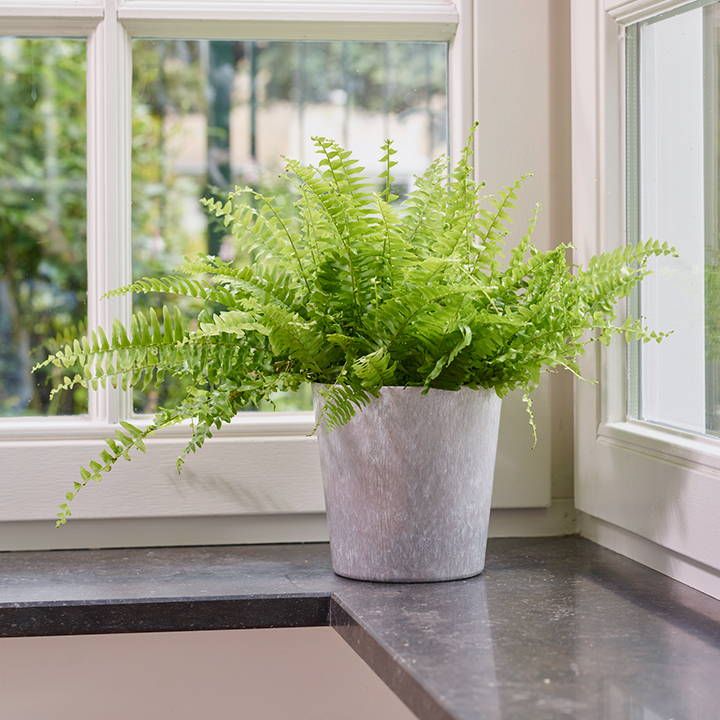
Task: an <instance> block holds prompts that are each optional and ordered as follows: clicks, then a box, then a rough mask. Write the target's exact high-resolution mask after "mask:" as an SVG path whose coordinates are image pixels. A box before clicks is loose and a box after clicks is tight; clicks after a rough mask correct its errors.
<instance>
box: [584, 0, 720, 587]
mask: <svg viewBox="0 0 720 720" xmlns="http://www.w3.org/2000/svg"><path fill="white" fill-rule="evenodd" d="M693 2H694V0H592V2H588V1H587V0H573V5H572V71H573V80H572V89H573V90H572V92H573V101H572V102H573V110H572V114H573V138H572V147H573V242H574V245H575V247H576V252H575V257H576V260H577V262H578V263H580V264H584V263H586V262H587V261H588V259H589V258H590V257H591V256H592V255H593V254H595V253H597V252H602V251H605V250H611V249H613V248H615V247H618V246H619V245H620V244H624V243H625V240H626V237H627V235H626V230H627V228H626V218H625V210H626V202H625V198H626V177H625V172H626V163H625V159H626V107H625V104H626V103H625V101H626V98H627V93H626V73H625V43H626V39H627V32H626V30H627V28H628V27H629V26H631V25H633V24H634V23H637V22H639V21H642V20H646V19H648V18H651V17H657V16H659V15H661V14H664V13H666V12H673V11H675V10H677V9H678V8H681V7H683V6H687V5H692V4H693ZM581 369H582V371H583V374H584V375H585V376H586V377H590V378H597V379H599V381H600V382H599V384H598V385H589V384H588V383H584V382H577V383H576V388H575V483H576V484H575V490H576V507H577V508H578V510H579V511H581V513H580V528H581V531H582V532H583V533H584V534H586V535H587V536H588V537H591V538H592V539H595V540H597V541H599V542H602V543H603V544H607V545H609V546H610V547H614V548H615V549H617V550H619V551H620V552H623V553H625V554H628V555H630V556H633V557H637V558H638V559H640V560H641V561H643V562H646V564H649V565H651V566H653V567H655V568H656V569H659V570H661V571H663V572H667V573H668V574H670V575H672V576H673V577H676V578H678V579H680V580H683V581H684V582H687V583H689V584H692V585H694V586H695V587H699V588H700V589H702V590H704V591H705V592H708V593H710V594H714V595H716V596H719V597H720V550H719V549H720V523H718V522H717V518H718V517H720V440H718V439H714V438H711V437H709V436H699V435H694V434H692V433H689V432H685V431H683V430H679V429H675V428H670V427H665V426H662V425H656V424H652V423H649V422H645V421H642V420H636V419H632V418H630V417H628V413H627V403H628V388H627V377H628V353H627V349H626V345H625V343H624V342H622V341H620V340H617V341H615V342H613V343H612V344H611V346H610V347H609V348H600V347H598V348H595V349H594V351H593V350H591V351H589V352H588V354H587V355H586V357H585V358H583V359H582V361H581Z"/></svg>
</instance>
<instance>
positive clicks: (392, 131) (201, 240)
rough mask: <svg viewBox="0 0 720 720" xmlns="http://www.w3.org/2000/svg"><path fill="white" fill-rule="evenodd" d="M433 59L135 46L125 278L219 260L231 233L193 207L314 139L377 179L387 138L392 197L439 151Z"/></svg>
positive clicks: (235, 46) (363, 50) (419, 53)
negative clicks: (346, 153)
mask: <svg viewBox="0 0 720 720" xmlns="http://www.w3.org/2000/svg"><path fill="white" fill-rule="evenodd" d="M446 58H447V44H446V43H401V42H392V43H366V42H279V41H278V42H226V41H197V40H144V39H138V40H135V41H134V42H133V273H134V277H139V276H142V275H155V274H162V273H165V272H168V271H169V270H171V269H173V268H174V267H175V266H176V265H177V264H178V263H179V262H180V261H181V259H182V256H183V255H186V254H190V253H194V252H210V253H212V254H218V255H220V256H221V257H223V258H225V259H229V258H232V257H233V255H234V249H233V245H232V240H231V238H229V237H227V236H226V234H225V232H224V230H223V228H222V226H220V225H219V224H218V223H214V222H211V223H210V224H208V220H207V218H206V215H205V213H204V211H203V208H202V207H201V205H200V203H199V199H200V198H202V197H204V196H207V195H209V194H220V195H221V194H222V193H223V192H225V191H227V190H228V189H230V188H232V187H233V186H234V185H253V186H255V187H257V188H259V189H261V191H262V192H265V193H274V192H276V191H277V189H278V186H277V183H276V180H275V178H276V175H277V173H278V171H280V170H281V169H282V159H281V156H289V157H294V158H298V159H300V160H302V161H314V157H313V151H312V142H311V140H310V138H311V136H313V135H323V136H326V137H330V138H333V139H335V140H337V141H339V142H340V143H341V144H343V145H344V146H345V147H347V148H349V149H350V150H352V152H353V153H354V154H355V156H356V157H357V158H358V159H359V160H360V162H361V164H362V165H364V166H366V167H367V168H368V169H369V171H371V172H372V170H373V169H376V170H377V173H378V175H379V173H380V172H381V169H380V167H379V166H378V162H377V161H378V158H379V157H380V151H379V147H380V144H381V143H382V142H383V140H384V139H385V138H387V137H390V138H393V139H394V140H395V141H396V148H397V150H398V154H397V155H396V156H395V159H396V160H397V161H398V166H397V167H396V168H395V174H396V177H397V185H396V187H395V188H394V189H393V190H394V192H395V193H396V194H397V195H400V196H401V197H402V196H403V195H404V194H405V193H406V192H407V191H408V189H409V188H410V187H411V185H412V182H413V176H414V175H415V174H416V173H419V172H421V171H423V170H424V169H425V167H426V165H427V164H428V163H429V161H430V160H431V159H432V158H433V157H434V156H436V155H438V154H440V153H443V152H446V151H447V98H446V95H447V79H446V77H447V62H446ZM172 301H173V302H176V299H173V300H172ZM147 302H148V300H147V299H145V298H138V299H136V300H135V303H136V306H141V305H142V304H143V303H147ZM179 390H180V389H179V388H177V387H174V386H173V384H172V381H169V382H168V383H166V385H165V386H164V388H163V389H162V390H161V392H159V393H140V392H137V391H136V393H135V409H136V411H138V412H152V411H153V410H154V409H155V408H156V407H157V405H158V403H163V402H166V401H170V402H172V401H173V400H174V399H175V398H176V397H177V395H178V392H179ZM309 407H310V392H309V388H308V389H306V390H305V391H304V392H303V391H301V392H300V393H299V394H295V395H292V396H289V395H288V396H285V397H279V398H278V399H277V408H278V409H281V410H297V409H309ZM262 409H269V408H262Z"/></svg>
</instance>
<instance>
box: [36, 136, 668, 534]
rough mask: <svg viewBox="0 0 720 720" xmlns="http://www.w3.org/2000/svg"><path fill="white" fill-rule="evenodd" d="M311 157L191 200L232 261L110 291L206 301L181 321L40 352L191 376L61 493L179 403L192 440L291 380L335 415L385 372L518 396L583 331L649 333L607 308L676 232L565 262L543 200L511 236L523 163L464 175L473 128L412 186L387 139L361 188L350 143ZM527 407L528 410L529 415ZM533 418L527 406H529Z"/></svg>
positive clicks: (80, 370)
mask: <svg viewBox="0 0 720 720" xmlns="http://www.w3.org/2000/svg"><path fill="white" fill-rule="evenodd" d="M313 141H314V144H315V147H316V149H317V153H318V155H319V158H320V159H319V162H318V164H317V165H304V164H302V163H300V162H297V161H296V160H288V161H287V163H286V168H285V173H284V176H283V178H284V182H286V183H287V184H288V185H289V186H290V188H291V190H292V192H293V194H294V197H295V201H294V205H293V207H292V211H291V212H281V211H280V210H279V209H278V207H277V206H276V204H275V203H274V202H273V199H272V198H269V197H265V196H264V195H262V194H260V193H258V192H256V191H255V190H253V189H252V188H249V187H245V188H236V189H235V190H234V191H233V192H231V193H230V194H229V196H228V198H227V200H226V201H225V202H220V201H217V200H213V199H209V200H205V201H204V204H205V206H206V208H207V209H208V211H209V212H210V213H211V214H212V215H214V216H216V217H217V218H218V219H219V220H220V221H221V222H222V223H223V224H224V225H225V227H226V228H227V230H228V232H229V233H231V234H232V236H233V237H234V238H235V240H236V242H237V244H238V246H239V247H240V248H241V250H242V252H241V253H240V255H241V257H243V258H245V261H244V262H226V261H223V260H221V259H220V258H217V257H213V256H196V257H192V258H187V259H186V260H185V262H184V264H183V265H182V266H181V267H180V268H179V269H178V270H177V272H175V273H173V274H171V275H168V276H166V277H159V278H144V279H141V280H138V281H136V282H134V283H132V284H131V285H128V286H126V287H122V288H119V289H117V290H115V291H113V292H111V293H110V295H118V294H122V293H174V294H177V295H183V296H189V297H192V298H196V299H197V300H198V301H199V302H200V303H201V309H200V311H199V313H198V316H197V322H196V324H195V326H194V328H192V329H191V328H189V327H188V326H187V324H186V321H185V320H184V319H183V316H182V315H181V313H180V311H179V310H178V309H176V308H174V307H172V306H170V307H167V306H166V307H163V308H162V310H159V311H156V310H154V309H150V310H146V311H142V312H138V313H136V314H135V315H133V317H132V319H131V321H130V323H129V325H127V326H123V325H121V324H119V323H116V324H115V325H114V327H113V328H111V329H110V330H109V331H107V332H106V331H104V330H102V329H100V330H97V331H96V332H91V333H90V334H89V335H88V336H86V337H81V338H78V339H76V340H74V341H73V342H72V343H69V344H67V345H65V346H64V347H62V348H61V349H59V350H57V352H55V353H54V354H52V355H51V356H50V357H48V359H47V360H45V361H44V362H43V363H41V364H40V365H39V366H38V367H42V366H46V365H48V364H52V365H55V366H57V367H58V368H61V369H62V370H63V372H64V380H63V381H62V382H61V383H60V384H59V385H58V386H57V387H56V388H55V389H54V391H53V392H55V393H57V392H61V391H63V390H68V389H70V388H74V387H77V386H82V387H86V388H98V387H100V386H103V387H104V386H106V385H107V383H110V384H111V385H112V386H113V387H121V388H124V389H126V388H129V387H131V386H141V387H147V386H149V385H152V384H156V383H160V382H162V380H163V378H164V376H165V375H166V374H172V375H174V376H177V377H180V378H183V379H185V380H186V381H187V383H186V384H187V387H188V389H187V391H186V394H185V396H184V398H183V399H182V400H181V401H180V402H179V403H178V404H176V405H175V406H173V407H162V408H161V409H160V410H159V411H158V412H157V414H156V415H155V418H154V421H153V422H152V424H150V425H149V426H147V427H143V428H140V427H136V426H134V425H132V424H130V423H126V422H123V423H121V427H120V428H119V429H118V430H117V431H116V433H115V436H114V438H110V439H108V440H107V441H106V445H107V446H106V448H105V449H104V450H103V451H102V452H101V453H100V456H99V457H98V458H97V459H96V460H93V461H92V462H90V463H89V465H88V466H87V467H83V468H81V469H80V476H79V478H78V479H77V480H76V482H75V483H74V486H73V488H72V490H70V491H69V492H68V493H67V496H66V500H67V502H66V503H63V505H61V506H60V511H59V512H58V520H57V524H58V525H62V524H64V523H65V522H66V521H67V519H68V518H69V516H70V514H71V513H70V507H69V502H70V501H71V500H72V499H73V498H74V497H75V495H76V494H77V493H78V492H79V491H80V490H81V489H82V488H83V487H84V486H85V485H86V484H87V483H88V482H89V481H91V480H100V479H101V478H102V476H103V474H104V473H106V472H108V471H109V470H110V469H111V468H112V467H113V465H114V464H115V463H116V462H117V461H118V460H119V459H120V458H126V459H128V460H129V459H130V457H131V453H133V452H134V451H135V450H141V451H143V450H144V442H145V440H146V438H147V437H148V436H150V435H152V434H153V433H156V432H157V431H159V430H162V429H163V428H165V427H167V426H170V425H174V424H176V423H179V422H182V421H185V420H189V421H190V423H191V428H192V436H191V439H190V441H189V442H188V444H187V446H186V447H185V449H184V451H183V453H182V455H181V456H180V458H178V469H180V467H181V466H182V463H183V460H184V458H185V456H186V455H187V453H189V452H195V451H196V450H198V449H199V448H200V447H202V445H203V444H204V442H205V441H206V440H207V439H208V438H210V437H211V436H212V435H213V432H215V431H216V430H217V429H219V428H220V427H221V426H222V425H223V424H224V423H227V422H229V421H230V420H231V419H232V418H233V416H234V415H235V414H236V413H237V412H238V411H239V410H240V409H242V408H245V407H247V406H248V405H253V404H254V405H257V404H258V403H260V402H261V401H262V400H264V399H268V398H269V397H270V396H271V395H272V393H274V392H276V391H279V390H295V389H297V388H298V387H299V386H300V385H301V384H302V383H305V382H312V383H319V384H322V385H323V386H324V388H325V389H324V390H323V391H322V392H323V393H324V396H325V403H324V410H323V412H324V418H323V421H324V422H326V423H327V426H328V427H329V428H331V429H332V428H333V427H336V426H338V425H340V424H343V423H346V422H347V421H348V420H349V419H350V418H351V417H352V416H353V414H354V413H355V412H357V410H358V409H360V408H362V407H363V406H364V405H366V404H367V403H368V402H370V400H371V399H372V398H373V397H374V396H377V395H378V393H379V391H380V389H381V388H382V387H383V386H386V385H399V386H420V387H423V388H441V389H444V390H457V389H459V388H461V387H463V386H469V387H471V388H479V387H483V388H495V390H496V391H497V393H498V395H500V396H504V395H506V394H507V393H509V392H510V391H511V390H514V389H517V388H520V389H521V390H522V391H523V394H524V397H525V399H526V402H527V403H528V408H529V409H530V407H531V405H530V403H531V400H530V397H531V394H532V391H533V390H534V389H535V388H536V387H537V385H538V383H539V381H540V374H541V372H542V371H543V370H552V369H555V368H567V369H569V370H570V371H571V372H573V373H576V374H579V370H578V367H577V358H578V356H579V355H581V354H582V353H583V352H584V350H585V349H586V347H587V345H588V343H590V342H593V341H596V340H599V341H601V342H604V343H607V342H608V341H609V340H610V339H611V337H612V336H613V335H616V334H621V335H624V336H625V337H626V338H628V339H641V340H644V341H648V340H651V339H656V340H659V339H661V337H662V334H658V333H651V332H649V331H648V330H646V329H645V328H644V327H643V325H642V324H641V322H640V321H639V320H635V319H628V320H625V321H624V322H622V323H619V322H618V320H617V316H616V305H617V301H618V300H619V299H620V298H623V297H625V296H627V295H628V293H629V292H630V291H631V289H632V288H633V287H634V286H635V285H636V283H637V282H638V281H639V280H640V279H641V278H642V277H643V276H644V275H645V274H647V272H648V269H647V262H648V259H649V258H650V257H651V256H654V255H667V254H672V253H674V250H673V249H672V248H670V247H669V246H668V245H666V244H661V243H659V242H657V241H654V240H650V241H648V242H645V243H642V244H638V245H636V246H633V247H623V248H620V249H618V250H614V251H613V252H610V253H606V254H603V255H598V256H596V257H594V258H593V259H592V260H591V261H590V263H589V264H588V266H587V267H585V268H578V267H573V266H572V265H571V264H570V263H569V262H568V259H567V250H568V248H569V246H567V245H560V246H558V247H556V248H555V249H553V250H550V251H541V250H539V249H538V248H537V247H536V246H535V245H534V244H533V241H532V234H533V229H534V228H535V223H536V220H537V212H538V209H537V207H536V209H535V212H534V213H533V214H532V217H531V218H530V221H529V225H528V229H527V232H526V233H525V235H524V236H523V237H522V239H521V240H520V241H519V243H518V244H517V246H516V247H514V248H512V249H511V250H509V252H508V251H506V249H505V246H506V240H507V237H508V234H509V229H508V223H509V222H510V213H511V211H512V210H513V209H514V208H515V203H516V199H517V196H518V192H519V190H520V188H521V187H522V185H523V183H524V182H525V180H526V178H527V176H523V177H521V178H520V179H519V180H517V182H515V183H514V184H512V185H510V186H509V187H505V188H503V189H502V190H500V192H498V193H496V194H492V195H484V194H483V192H482V187H483V186H482V185H480V184H477V183H476V182H475V181H474V180H473V163H472V134H471V136H470V138H468V141H467V143H466V145H465V147H464V150H463V151H462V153H461V156H460V158H459V161H458V162H457V164H456V165H455V167H454V169H452V170H451V171H448V160H447V158H446V157H439V158H437V159H436V160H435V161H434V162H433V163H432V164H431V165H430V166H429V167H428V169H427V171H426V172H425V173H424V174H423V175H422V176H420V177H418V178H416V181H415V187H414V189H413V191H412V192H411V193H410V195H409V196H408V198H407V199H406V200H405V201H404V202H402V203H400V204H398V202H397V200H398V198H397V197H396V196H395V195H394V194H393V192H392V187H393V167H394V166H395V164H396V162H395V160H394V159H393V156H394V155H395V152H396V151H395V149H394V148H393V146H392V143H391V142H390V141H389V140H388V141H386V142H385V143H384V144H383V146H382V156H381V158H380V162H381V164H382V174H381V181H382V186H381V187H380V188H379V189H373V186H372V184H371V183H369V182H368V180H367V179H366V177H365V174H364V169H363V168H361V167H360V166H359V164H358V163H357V161H356V160H354V159H353V157H352V155H351V154H350V152H348V151H347V150H345V149H343V148H342V147H340V146H339V145H338V144H337V143H335V142H333V141H332V140H328V139H326V138H322V137H316V138H314V139H313ZM531 417H532V415H531ZM531 422H532V420H531Z"/></svg>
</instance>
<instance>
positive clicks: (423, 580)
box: [333, 568, 485, 585]
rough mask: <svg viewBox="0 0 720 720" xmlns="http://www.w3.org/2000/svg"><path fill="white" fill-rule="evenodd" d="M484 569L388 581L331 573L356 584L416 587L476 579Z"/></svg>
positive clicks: (336, 571) (390, 579)
mask: <svg viewBox="0 0 720 720" xmlns="http://www.w3.org/2000/svg"><path fill="white" fill-rule="evenodd" d="M484 569H485V568H482V569H480V570H477V571H473V572H470V573H469V574H467V575H457V576H453V577H439V578H421V579H418V578H412V579H410V580H403V579H399V578H388V579H382V578H377V577H356V576H354V575H352V574H350V573H343V572H339V571H338V570H336V569H335V568H333V572H334V573H335V574H336V575H337V576H338V577H342V578H345V579H346V580H355V581H357V582H372V583H385V584H387V583H393V584H395V585H417V584H421V583H441V582H455V581H458V580H469V579H470V578H474V577H477V576H478V575H481V574H482V572H483V570H484Z"/></svg>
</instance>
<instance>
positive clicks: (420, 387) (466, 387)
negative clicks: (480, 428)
mask: <svg viewBox="0 0 720 720" xmlns="http://www.w3.org/2000/svg"><path fill="white" fill-rule="evenodd" d="M311 385H312V387H313V388H316V387H334V386H335V385H337V383H321V382H314V383H311ZM385 388H388V389H389V390H424V389H425V386H424V385H383V386H382V387H381V388H380V389H381V390H384V389H385ZM461 390H477V391H482V392H491V391H492V392H494V393H495V394H496V395H497V389H496V388H494V387H489V388H486V387H482V386H480V387H470V385H463V386H461V387H459V388H458V389H457V390H446V389H445V388H434V387H430V388H427V391H428V392H430V391H433V392H446V393H456V392H460V391H461ZM498 397H499V396H498Z"/></svg>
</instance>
